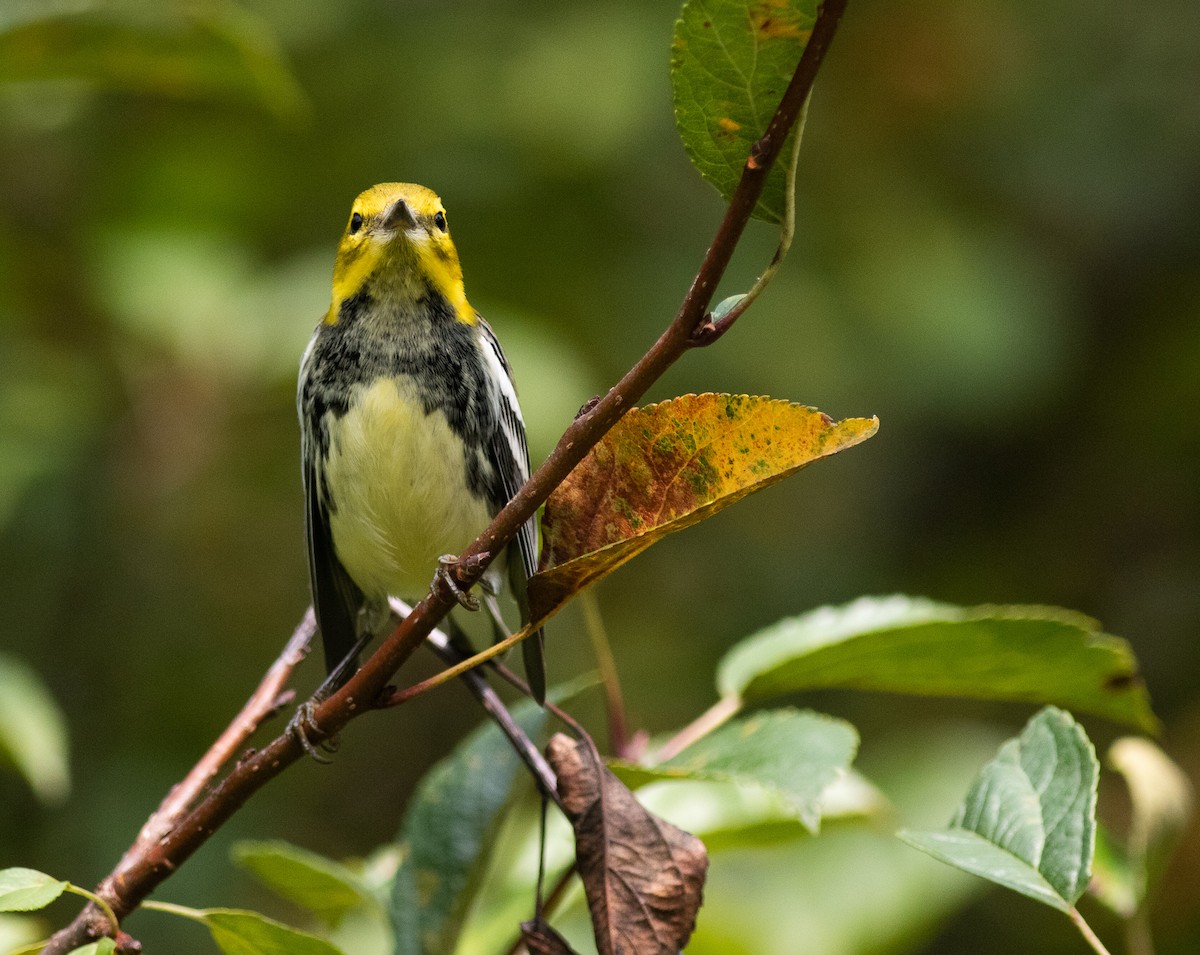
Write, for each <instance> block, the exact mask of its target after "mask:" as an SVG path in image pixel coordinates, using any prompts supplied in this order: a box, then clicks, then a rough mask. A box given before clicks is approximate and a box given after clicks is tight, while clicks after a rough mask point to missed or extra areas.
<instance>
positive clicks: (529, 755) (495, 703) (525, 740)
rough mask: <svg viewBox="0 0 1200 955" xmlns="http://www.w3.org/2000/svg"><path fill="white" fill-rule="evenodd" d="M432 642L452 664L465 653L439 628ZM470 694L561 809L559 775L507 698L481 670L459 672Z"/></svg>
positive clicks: (432, 646) (439, 653) (435, 651)
mask: <svg viewBox="0 0 1200 955" xmlns="http://www.w3.org/2000/svg"><path fill="white" fill-rule="evenodd" d="M425 642H426V643H427V644H429V647H430V649H431V650H433V652H434V653H436V654H437V655H438V656H439V657H441V658H442V659H443V660H446V661H447V662H450V663H456V662H458V661H460V660H462V659H463V655H462V654H461V653H460V652H459V651H458V650H457V649H455V648H454V646H452V645H451V643H450V641H449V640H448V639H446V635H445V634H443V633H442V632H441V631H440V630H435V631H434V632H433V633H431V634H430V635H429V639H428V640H426V641H425ZM459 678H460V679H461V680H462V682H463V683H464V684H466V687H467V689H468V690H470V691H471V694H472V695H473V696H474V697H475V699H477V700H478V701H479V704H480V705H481V706H482V707H483V708H484V710H486V711H487V714H488V715H489V716H490V717H491V718H492V719H493V720H494V721H495V723H496V725H497V726H499V727H500V732H502V733H503V734H504V735H505V736H506V737H508V741H509V742H510V743H511V744H512V747H513V750H515V751H516V754H517V756H518V757H519V758H520V760H521V761H522V762H523V763H524V764H525V765H526V766H527V767H529V771H530V772H531V773H532V774H533V777H534V779H536V780H537V781H538V786H539V788H540V789H541V790H542V793H543V794H544V795H545V796H546V797H548V798H550V799H553V800H554V804H555V805H556V806H558V807H559V808H560V809H561V808H562V797H560V796H559V794H558V777H557V776H556V775H555V774H554V770H553V769H551V768H550V764H549V763H547V762H546V757H545V756H543V755H542V753H541V750H539V749H538V748H537V747H536V746H535V745H534V743H533V740H531V739H530V738H529V736H528V734H527V733H526V732H525V731H524V730H523V729H521V725H520V724H519V723H518V722H517V721H516V720H515V719H513V715H512V714H511V713H510V712H509V711H508V707H506V706H505V705H504V701H503V700H501V699H500V697H499V696H498V695H497V693H496V691H495V690H493V689H492V688H491V686H489V685H488V682H487V678H486V677H484V675H483V673H482V672H480V670H478V669H474V670H468V671H467V672H465V673H463V674H460V677H459Z"/></svg>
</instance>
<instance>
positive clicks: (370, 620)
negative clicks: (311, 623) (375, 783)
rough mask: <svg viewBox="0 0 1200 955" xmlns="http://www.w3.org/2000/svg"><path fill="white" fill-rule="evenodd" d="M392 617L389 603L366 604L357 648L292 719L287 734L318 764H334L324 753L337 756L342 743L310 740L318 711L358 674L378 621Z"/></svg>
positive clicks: (360, 619)
mask: <svg viewBox="0 0 1200 955" xmlns="http://www.w3.org/2000/svg"><path fill="white" fill-rule="evenodd" d="M390 613H391V609H390V608H389V607H388V605H387V604H386V603H385V604H384V605H383V607H382V608H377V607H372V606H370V605H368V604H364V605H363V607H362V608H360V610H359V613H358V629H359V637H358V639H357V640H356V641H355V642H354V646H353V647H351V648H350V652H349V653H347V654H346V656H345V657H343V658H342V661H341V663H339V664H338V665H337V666H336V667H334V668H333V670H332V671H330V674H329V676H327V677H325V679H324V681H322V683H321V685H320V686H319V687H317V689H316V692H315V693H313V695H312V696H311V697H310V698H309V699H307V700H305V701H304V703H302V704H301V705H300V707H299V708H298V709H297V710H296V713H295V715H293V716H292V719H291V722H289V723H288V725H287V732H289V733H291V734H292V735H294V736H295V737H296V739H297V740H298V741H299V743H300V745H301V746H303V747H304V751H305V752H306V753H308V755H309V756H311V757H312V758H313V759H315V760H316V761H317V762H318V763H331V762H333V760H331V759H330V758H329V757H328V756H326V755H325V753H336V752H337V750H338V746H339V745H340V740H339V738H338V737H337V736H331V737H330V738H329V739H326V740H322V741H321V742H320V743H317V744H314V743H313V741H312V740H311V739H309V735H310V734H312V733H314V732H315V731H316V729H317V724H316V710H317V707H318V706H319V705H320V704H321V703H323V702H325V700H327V699H329V697H331V696H333V694H334V693H336V692H337V691H338V690H340V689H341V688H342V687H343V686H345V685H346V681H347V680H349V679H350V677H352V676H354V674H355V673H356V672H357V671H358V655H359V654H360V653H361V652H362V651H363V649H364V648H365V647H366V645H367V644H368V643H370V642H371V640H373V639H374V637H375V632H376V630H378V629H379V624H380V623H381V620H380V619H379V618H382V620H386V618H387V616H388V614H390Z"/></svg>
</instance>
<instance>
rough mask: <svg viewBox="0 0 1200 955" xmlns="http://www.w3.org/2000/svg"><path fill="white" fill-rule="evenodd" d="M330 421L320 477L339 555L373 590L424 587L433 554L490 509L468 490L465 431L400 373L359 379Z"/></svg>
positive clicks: (417, 592)
mask: <svg viewBox="0 0 1200 955" xmlns="http://www.w3.org/2000/svg"><path fill="white" fill-rule="evenodd" d="M331 425H332V427H331V429H330V448H329V458H328V461H327V463H326V471H325V481H326V487H327V488H328V491H329V494H330V496H331V497H332V498H333V503H334V508H335V509H334V510H333V511H332V513H331V514H330V515H329V518H330V526H331V530H332V533H333V546H334V549H335V550H336V552H337V556H338V559H339V560H340V561H341V562H342V566H343V567H345V568H346V571H347V573H349V574H350V576H351V577H352V578H353V580H354V582H355V583H356V584H358V586H359V587H360V588H361V589H362V591H363V593H364V594H366V596H368V597H370V598H374V599H379V598H382V597H384V596H387V595H391V596H395V597H405V598H415V597H419V596H421V595H423V594H424V593H425V591H426V590H428V589H429V582H430V580H432V578H433V574H434V571H435V570H436V569H437V559H438V557H439V556H440V555H442V554H457V553H459V552H460V551H462V550H463V549H464V548H466V546H467V545H468V544H470V543H471V541H473V540H474V539H475V538H476V537H477V536H478V534H479V532H480V531H482V530H483V529H484V528H485V527H486V526H487V524H488V522H489V521H490V520H491V517H492V514H491V510H490V508H489V507H488V506H487V504H486V503H485V502H484V501H481V500H477V499H475V498H472V496H471V495H470V493H469V492H468V490H467V484H466V472H465V468H464V464H463V444H462V441H461V440H460V439H459V437H458V435H456V434H455V433H454V432H453V431H452V430H451V428H450V425H449V423H448V422H447V420H446V416H445V415H444V414H443V413H442V412H441V411H435V412H433V413H432V414H430V415H426V414H425V412H424V410H423V409H422V407H421V405H420V404H419V403H418V402H416V401H415V400H413V399H412V397H411V392H410V388H409V387H408V385H407V384H406V382H405V381H404V380H403V379H400V380H399V381H397V380H395V379H381V380H379V381H377V382H375V383H374V384H372V385H371V386H370V387H363V388H361V389H360V390H358V391H357V392H356V393H355V394H354V396H353V398H352V400H351V403H350V409H349V410H348V411H347V412H346V414H345V415H343V416H342V418H341V420H340V421H337V422H336V423H334V422H331ZM495 566H496V565H495V564H493V567H495Z"/></svg>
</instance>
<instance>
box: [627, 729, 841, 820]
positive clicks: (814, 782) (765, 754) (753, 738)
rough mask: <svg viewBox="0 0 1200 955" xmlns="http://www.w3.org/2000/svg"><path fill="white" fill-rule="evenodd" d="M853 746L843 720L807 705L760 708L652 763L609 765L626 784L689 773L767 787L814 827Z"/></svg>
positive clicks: (684, 776) (688, 775)
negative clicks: (650, 764) (751, 714)
mask: <svg viewBox="0 0 1200 955" xmlns="http://www.w3.org/2000/svg"><path fill="white" fill-rule="evenodd" d="M857 750H858V733H857V732H856V731H855V729H854V727H853V726H851V725H850V724H849V723H846V722H844V721H843V720H838V719H834V718H832V717H829V716H823V715H821V714H819V713H813V712H811V711H807V710H805V711H801V710H794V709H778V710H766V711H764V712H762V713H756V714H754V715H753V716H749V717H745V718H744V719H739V720H735V721H733V722H730V723H727V724H726V725H724V726H722V727H720V728H719V729H717V730H715V731H713V732H712V733H710V734H708V735H707V736H705V737H703V738H701V739H699V740H697V741H696V742H695V743H693V744H692V745H691V746H689V747H688V748H687V749H685V750H684V751H683V752H682V753H680V754H679V755H677V756H675V757H674V758H672V759H669V760H667V761H666V762H664V763H659V764H658V765H657V766H651V767H643V766H632V765H629V764H620V765H619V766H614V767H613V771H614V772H615V773H616V774H617V775H618V776H619V777H620V778H621V779H622V781H624V782H625V783H626V784H627V785H636V784H641V783H645V782H649V781H652V780H666V779H693V780H713V781H717V782H735V783H739V784H742V785H750V786H756V787H759V788H762V789H767V790H770V791H772V792H773V793H775V794H777V795H778V796H780V797H781V798H782V799H783V800H784V801H785V802H786V804H787V805H788V806H790V807H791V809H792V811H793V812H794V813H795V814H796V816H797V818H799V819H800V821H801V822H802V823H803V824H804V826H805V828H806V829H808V830H809V831H810V832H814V833H815V832H816V831H817V830H818V828H819V827H820V824H821V804H822V796H823V795H824V793H825V791H826V790H827V789H828V788H829V787H830V785H832V784H833V782H834V781H835V780H836V779H837V778H838V777H839V776H841V775H843V774H844V773H846V771H847V770H848V769H849V767H850V762H851V760H853V759H854V754H855V752H856V751H857Z"/></svg>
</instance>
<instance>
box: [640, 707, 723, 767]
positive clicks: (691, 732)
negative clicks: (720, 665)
mask: <svg viewBox="0 0 1200 955" xmlns="http://www.w3.org/2000/svg"><path fill="white" fill-rule="evenodd" d="M741 708H742V701H741V700H739V699H737V698H736V697H732V696H725V697H722V698H721V699H719V700H717V702H716V703H714V704H713V705H712V706H710V707H709V708H708V709H707V710H705V711H704V712H703V713H701V714H700V715H699V716H697V717H696V718H695V719H694V720H692V721H691V722H690V723H688V725H687V726H685V727H684V728H683V729H681V730H680V731H679V732H678V733H676V734H675V735H674V736H672V737H671V738H670V739H669V740H667V741H666V742H665V743H663V745H662V746H661V747H660V748H659V750H658V752H657V753H655V754H654V761H655V762H656V763H663V762H666V761H667V760H668V759H670V758H671V757H672V756H678V755H679V754H680V753H682V752H683V751H684V750H685V749H687V748H688V747H689V746H691V745H692V743H694V742H696V740H698V739H700V738H702V737H704V736H707V735H708V734H709V733H711V732H712V731H713V730H715V729H716V728H717V727H718V726H721V725H722V724H724V723H726V722H727V721H728V720H729V718H730V717H732V716H733V715H734V714H735V713H737V711H738V710H740V709H741Z"/></svg>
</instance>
